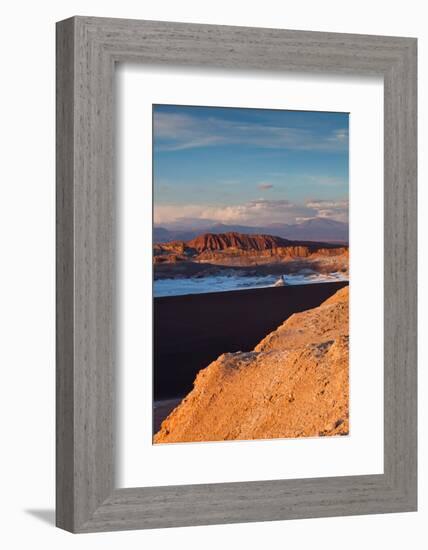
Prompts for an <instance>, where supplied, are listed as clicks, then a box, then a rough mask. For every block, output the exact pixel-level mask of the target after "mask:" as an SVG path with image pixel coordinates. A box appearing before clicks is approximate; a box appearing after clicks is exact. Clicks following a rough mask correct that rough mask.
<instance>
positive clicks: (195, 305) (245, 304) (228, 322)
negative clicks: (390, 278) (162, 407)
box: [153, 282, 348, 424]
mask: <svg viewBox="0 0 428 550" xmlns="http://www.w3.org/2000/svg"><path fill="white" fill-rule="evenodd" d="M347 284H348V283H347V282H338V283H320V284H310V285H300V286H285V287H279V288H262V289H252V290H239V291H233V292H232V291H231V292H216V293H211V294H194V295H187V296H173V297H165V298H155V299H154V388H153V390H154V400H155V401H161V400H165V399H174V398H178V397H183V396H184V395H186V394H187V393H188V392H189V391H190V390H191V389H192V386H193V382H194V380H195V377H196V374H197V373H198V372H199V370H201V369H202V368H205V367H207V366H208V365H209V364H210V363H211V362H212V361H214V360H215V359H217V358H218V357H219V356H220V355H221V354H222V353H226V352H236V351H249V350H252V349H253V348H254V347H255V346H256V345H257V344H258V343H259V342H260V341H261V340H262V339H263V338H264V337H265V336H266V335H267V334H268V333H270V332H271V331H273V330H274V329H276V328H277V327H278V326H279V325H281V324H282V323H283V322H284V321H285V320H286V319H287V318H288V317H289V316H290V315H292V314H293V313H296V312H300V311H304V310H307V309H310V308H314V307H317V306H319V305H320V304H321V303H322V302H323V301H324V300H326V299H327V298H329V297H330V296H332V295H333V294H334V293H335V292H337V290H339V289H340V288H342V287H344V286H346V285H347ZM161 416H162V414H160V411H159V410H158V413H157V414H156V424H158V422H159V419H160V417H161Z"/></svg>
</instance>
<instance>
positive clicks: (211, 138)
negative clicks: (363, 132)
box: [153, 111, 348, 152]
mask: <svg viewBox="0 0 428 550" xmlns="http://www.w3.org/2000/svg"><path fill="white" fill-rule="evenodd" d="M153 126H154V127H153V130H154V138H155V148H156V150H158V151H180V150H184V149H193V148H200V147H215V146H218V145H247V146H253V147H258V148H269V149H293V150H306V151H323V152H338V151H346V149H347V147H348V132H347V130H346V129H340V130H337V129H334V130H329V131H328V132H326V133H325V134H323V135H322V136H320V135H319V134H317V132H315V131H314V130H311V129H307V128H292V127H287V126H274V125H268V124H264V123H254V122H247V123H242V122H237V121H231V120H224V119H221V118H216V117H206V118H203V119H201V118H198V117H195V116H192V115H189V114H184V113H167V112H156V111H155V113H154V117H153Z"/></svg>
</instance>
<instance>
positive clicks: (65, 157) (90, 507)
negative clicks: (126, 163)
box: [56, 17, 417, 533]
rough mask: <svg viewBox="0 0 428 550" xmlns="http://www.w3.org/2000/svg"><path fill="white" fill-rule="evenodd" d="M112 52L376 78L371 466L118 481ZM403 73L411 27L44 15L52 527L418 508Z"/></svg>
mask: <svg viewBox="0 0 428 550" xmlns="http://www.w3.org/2000/svg"><path fill="white" fill-rule="evenodd" d="M117 62H136V63H140V64H154V63H156V64H167V65H168V64H169V65H174V66H177V65H184V66H194V67H198V66H201V65H204V66H205V67H206V66H209V67H219V68H229V69H233V68H236V69H246V70H251V71H263V70H269V71H273V72H277V73H281V71H299V72H327V71H328V72H335V73H340V74H345V73H346V74H357V75H358V74H361V75H367V74H371V75H381V76H382V77H383V79H384V109H385V111H384V185H385V196H384V201H385V203H384V204H385V206H384V223H385V233H384V251H385V263H384V273H385V275H384V277H385V279H384V293H385V294H384V296H385V309H384V334H385V349H384V358H385V361H384V453H385V454H384V473H383V474H376V475H357V476H347V477H331V478H314V479H296V480H273V481H252V482H245V483H241V482H240V483H219V484H210V485H183V486H166V487H165V486H164V487H149V488H144V487H140V488H130V489H117V488H115V486H114V468H115V418H114V394H115V376H114V367H115V325H114V320H115V298H114V297H115V229H114V228H115V185H114V169H113V158H114V127H113V103H114V95H113V92H114V86H113V80H114V67H115V63H117ZM416 84H417V77H416V39H414V38H400V37H387V36H364V35H355V34H354V35H352V34H334V33H323V32H303V31H295V30H277V29H259V28H243V27H229V26H217V25H196V24H183V23H168V22H155V21H134V20H121V19H103V18H91V17H73V18H71V19H67V20H65V21H61V22H59V23H58V24H57V388H56V391H57V411H56V412H57V447H56V460H57V473H56V482H57V495H56V499H57V500H56V506H57V520H56V521H57V526H58V527H61V528H63V529H66V530H69V531H72V532H79V533H82V532H93V531H107V530H120V529H142V528H159V527H173V526H185V525H204V524H217V523H235V522H252V521H270V520H284V519H292V518H311V517H320V516H339V515H354V514H374V513H386V512H405V511H413V510H416V506H417V504H416V502H417V447H416V443H417V423H416V413H417V403H416V397H417V391H416V390H417V387H416V330H417V328H416V327H417V325H416V297H417V291H416V243H417V241H416V164H417V162H416V161H417V133H416V109H417V107H416ZM141 467H142V468H144V463H142V465H141Z"/></svg>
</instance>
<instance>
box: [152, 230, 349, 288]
mask: <svg viewBox="0 0 428 550" xmlns="http://www.w3.org/2000/svg"><path fill="white" fill-rule="evenodd" d="M153 263H154V281H155V296H162V295H168V293H165V294H164V293H162V290H163V289H167V290H170V289H172V291H173V293H174V294H181V293H184V294H187V293H191V289H192V286H191V284H192V283H193V287H194V288H196V289H198V291H199V292H202V291H209V290H210V284H209V283H210V282H211V283H212V285H214V287H213V288H211V290H217V291H220V290H237V289H239V288H257V287H267V286H272V285H273V284H275V282H277V281H278V277H282V276H284V279H283V281H284V284H302V283H310V282H321V281H324V280H346V279H347V278H348V246H347V244H345V243H325V242H316V241H315V242H314V241H293V240H289V239H284V238H282V237H278V236H275V235H264V234H244V233H236V232H228V233H205V234H202V235H198V236H197V237H195V238H194V239H191V240H188V241H176V240H174V241H171V242H161V243H155V244H154V246H153ZM209 278H211V281H209V280H208V279H209ZM200 279H205V281H199V283H198V280H200ZM171 280H175V283H171ZM180 280H181V281H182V282H181V283H180ZM183 280H184V284H183ZM189 280H190V284H189ZM160 281H169V282H168V283H166V284H165V283H162V282H160ZM207 282H208V284H205V285H204V283H207ZM180 288H183V289H184V291H183V292H180ZM201 289H206V290H201Z"/></svg>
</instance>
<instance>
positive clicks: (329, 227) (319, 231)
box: [153, 218, 349, 243]
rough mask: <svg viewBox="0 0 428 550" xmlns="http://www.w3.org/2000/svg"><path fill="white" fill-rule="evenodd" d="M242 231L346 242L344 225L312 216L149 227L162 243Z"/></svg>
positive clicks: (301, 239)
mask: <svg viewBox="0 0 428 550" xmlns="http://www.w3.org/2000/svg"><path fill="white" fill-rule="evenodd" d="M230 232H233V233H245V234H259V235H260V234H266V235H274V236H276V237H281V238H283V239H288V240H293V241H296V240H299V241H317V242H320V241H321V242H330V243H348V240H349V233H348V224H347V223H344V222H339V221H336V220H331V219H328V218H313V219H310V220H306V221H304V222H302V223H298V224H285V223H284V224H278V223H277V224H271V225H266V226H263V227H254V226H253V227H251V226H245V225H226V224H216V225H213V226H207V227H206V228H203V229H201V228H200V227H198V228H197V229H193V228H189V229H182V228H177V229H175V228H173V227H168V228H166V227H161V226H155V227H154V228H153V241H154V242H155V243H166V242H171V241H189V240H191V239H194V238H195V237H197V236H199V235H201V233H214V234H220V233H230Z"/></svg>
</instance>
